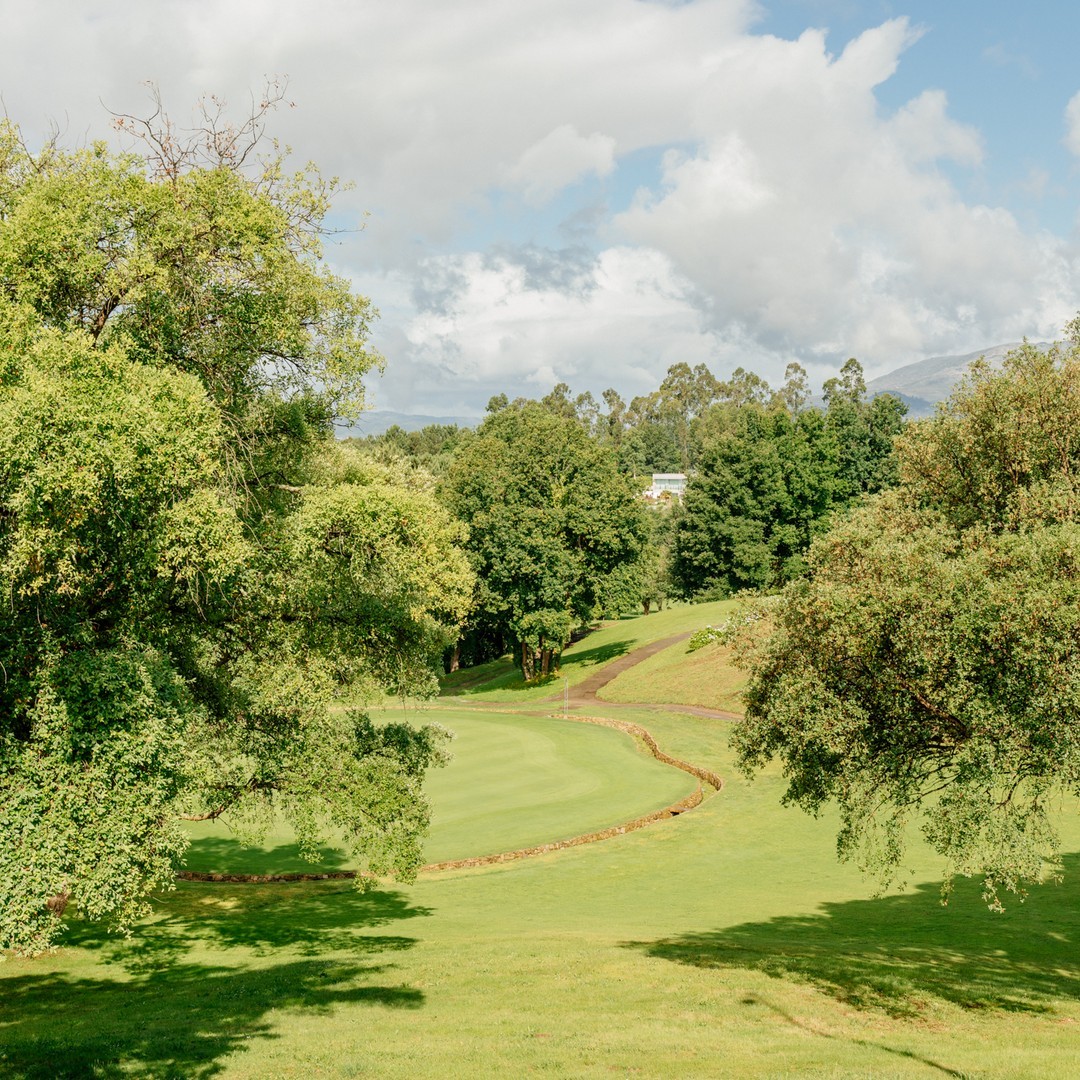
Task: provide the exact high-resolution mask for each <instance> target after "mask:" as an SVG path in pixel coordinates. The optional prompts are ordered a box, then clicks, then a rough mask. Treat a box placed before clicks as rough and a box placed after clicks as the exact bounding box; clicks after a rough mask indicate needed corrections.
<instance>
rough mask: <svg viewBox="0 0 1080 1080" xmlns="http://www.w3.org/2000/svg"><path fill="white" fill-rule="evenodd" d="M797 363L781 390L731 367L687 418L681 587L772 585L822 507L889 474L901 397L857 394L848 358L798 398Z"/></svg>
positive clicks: (869, 489) (843, 501)
mask: <svg viewBox="0 0 1080 1080" xmlns="http://www.w3.org/2000/svg"><path fill="white" fill-rule="evenodd" d="M805 375H806V373H805V372H804V371H803V370H802V369H801V368H800V367H799V366H798V365H797V364H793V365H789V366H788V370H787V380H786V382H785V385H784V387H783V389H782V390H781V391H779V392H778V393H776V394H772V395H770V394H769V392H768V387H767V386H766V385H765V384H764V383H763V382H762V381H761V380H760V379H758V378H757V377H756V376H754V375H750V374H748V373H747V372H745V371H742V369H739V370H738V371H736V372H735V373H734V374H733V376H732V381H731V383H730V384H729V385H728V389H727V392H728V394H729V400H727V401H724V402H720V403H717V404H715V405H713V406H712V407H711V408H709V409H707V410H706V411H705V412H704V413H703V414H702V415H701V416H699V417H698V418H697V419H696V421H695V426H694V435H695V443H696V445H697V448H698V449H697V451H696V453H697V457H698V473H697V476H696V477H695V478H693V479H692V480H691V482H690V484H689V485H688V489H687V493H686V498H685V503H684V513H683V514H682V515H681V516H680V518H679V522H678V527H677V533H676V543H675V552H674V562H673V574H674V577H675V580H676V581H677V583H678V584H679V586H680V588H681V589H682V590H683V591H684V592H685V593H687V594H689V595H694V594H706V593H719V594H721V595H730V594H731V593H733V592H737V591H738V590H740V589H763V588H773V587H776V586H778V585H781V584H783V583H784V582H786V581H789V580H790V579H791V578H793V577H796V576H798V575H799V574H802V573H803V572H804V571H805V569H806V563H805V558H804V557H805V554H806V551H807V548H808V547H809V546H810V542H811V540H812V539H813V538H814V536H816V535H817V534H819V533H820V532H822V531H823V529H824V528H825V527H826V525H827V522H828V520H829V518H830V516H831V515H833V514H835V513H836V512H838V511H842V510H845V509H846V508H847V507H849V506H851V505H852V504H853V503H855V502H856V501H857V500H858V499H860V498H862V497H863V496H864V495H866V494H870V493H873V492H875V491H879V490H881V489H882V488H884V487H887V486H889V485H890V484H893V483H895V482H896V460H895V456H894V454H893V440H894V438H895V437H896V435H897V434H898V433H899V432H900V430H901V428H902V423H903V415H904V412H905V411H906V409H905V406H904V405H903V403H902V402H900V401H899V400H898V399H896V398H893V397H890V396H888V395H884V396H881V397H877V398H875V399H874V400H873V401H871V402H867V401H866V400H865V396H864V395H865V390H866V386H865V383H864V382H863V377H862V368H861V367H860V365H859V363H858V361H857V360H848V361H847V363H846V364H845V365H844V367H843V370H842V371H841V374H840V377H839V378H835V379H830V380H829V381H828V383H826V386H825V398H826V408H825V411H824V412H822V411H821V410H820V409H809V408H806V407H805V403H806V378H805Z"/></svg>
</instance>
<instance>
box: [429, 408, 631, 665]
mask: <svg viewBox="0 0 1080 1080" xmlns="http://www.w3.org/2000/svg"><path fill="white" fill-rule="evenodd" d="M443 493H444V498H445V501H446V503H447V505H448V506H449V507H450V508H451V509H452V510H453V511H454V513H455V514H457V515H458V517H459V518H460V519H461V520H462V521H464V522H465V523H466V524H467V526H468V529H469V539H468V544H467V546H468V550H469V553H470V555H471V557H472V561H473V566H474V569H475V571H476V574H477V580H478V582H479V584H478V598H477V604H476V610H475V613H474V615H473V622H472V631H473V632H474V633H480V634H485V635H487V636H488V638H492V639H494V638H498V639H501V640H503V641H506V642H509V643H512V644H513V646H514V654H515V656H516V657H517V659H518V662H519V663H520V664H521V667H522V671H523V674H524V676H525V678H527V679H529V678H533V677H534V676H536V675H544V674H547V673H548V672H549V671H550V670H551V666H552V664H553V663H555V662H556V661H557V659H558V655H559V653H560V652H561V650H562V648H563V646H564V645H565V644H566V643H567V641H569V639H570V634H571V631H572V630H573V629H574V628H575V627H577V626H580V625H582V624H584V623H586V622H588V620H589V619H591V618H592V617H594V616H595V615H596V614H598V613H599V612H600V611H601V610H602V609H604V608H605V607H606V606H607V603H608V602H609V600H612V596H613V593H614V592H615V591H625V589H624V585H625V578H624V575H623V573H621V572H619V571H625V569H626V568H627V567H628V566H629V565H631V564H633V563H635V562H636V560H637V559H638V557H639V554H640V552H641V549H642V545H643V543H644V540H645V537H646V534H647V530H646V523H645V520H644V517H643V514H644V508H643V507H642V506H641V504H640V502H639V501H638V500H637V499H636V498H635V493H634V491H633V488H632V485H631V483H630V481H629V480H627V479H626V478H625V477H623V476H621V475H620V474H619V472H618V468H617V464H616V460H615V455H614V452H613V451H612V449H611V448H610V447H609V446H605V445H601V444H599V443H598V442H597V441H596V440H595V439H594V438H592V437H591V436H590V435H589V434H588V433H587V432H586V431H585V429H584V427H583V426H582V424H581V423H580V422H579V421H578V419H576V417H575V416H573V415H570V414H567V413H565V412H564V411H562V410H558V409H551V408H549V407H545V405H543V404H542V403H539V402H532V401H517V402H514V403H512V404H505V403H503V402H496V403H495V404H494V411H493V412H492V413H491V414H490V415H489V416H488V418H487V419H486V420H485V421H484V423H483V424H482V425H481V426H480V428H479V429H478V430H477V431H476V433H475V435H474V436H473V437H471V438H469V439H466V440H465V441H464V442H463V443H462V444H461V445H460V446H459V447H458V450H457V453H456V455H455V458H454V461H453V463H452V465H451V466H450V469H449V470H448V472H447V475H446V478H445V482H444V486H443ZM635 600H636V598H635ZM612 602H613V600H612Z"/></svg>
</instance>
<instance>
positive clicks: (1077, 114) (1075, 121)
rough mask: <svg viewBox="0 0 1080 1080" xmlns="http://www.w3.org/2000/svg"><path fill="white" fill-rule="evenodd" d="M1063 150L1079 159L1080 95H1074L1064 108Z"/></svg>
mask: <svg viewBox="0 0 1080 1080" xmlns="http://www.w3.org/2000/svg"><path fill="white" fill-rule="evenodd" d="M1062 141H1063V142H1064V143H1065V148H1066V149H1067V150H1068V151H1069V153H1070V154H1072V155H1073V156H1074V157H1080V93H1076V94H1074V95H1073V96H1072V97H1071V98H1070V99H1069V104H1068V105H1066V106H1065V138H1064V139H1063V140H1062Z"/></svg>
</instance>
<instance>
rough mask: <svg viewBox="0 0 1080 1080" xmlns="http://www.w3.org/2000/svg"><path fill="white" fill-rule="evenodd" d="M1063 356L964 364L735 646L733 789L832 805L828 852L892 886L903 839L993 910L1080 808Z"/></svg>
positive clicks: (1077, 446)
mask: <svg viewBox="0 0 1080 1080" xmlns="http://www.w3.org/2000/svg"><path fill="white" fill-rule="evenodd" d="M1078 432H1080V349H1078V348H1077V347H1076V345H1075V344H1074V345H1073V347H1071V348H1055V349H1053V350H1051V352H1050V353H1048V354H1045V355H1044V354H1042V353H1040V352H1039V351H1038V350H1036V349H1035V348H1033V347H1030V346H1025V347H1023V348H1022V349H1020V350H1018V351H1017V352H1015V353H1013V354H1012V355H1010V356H1009V357H1008V358H1007V359H1006V361H1005V365H1004V368H1003V370H1001V371H1000V372H997V371H993V370H991V369H990V368H989V367H988V366H986V365H985V364H977V365H975V366H973V368H972V369H971V372H970V374H969V375H968V377H967V378H966V380H965V381H964V383H963V384H962V385H961V386H960V387H959V388H958V389H957V391H956V392H955V393H954V394H953V396H952V398H951V399H950V401H949V402H948V403H947V404H946V405H944V406H943V407H941V408H940V410H939V412H938V414H937V415H936V416H935V417H934V418H933V419H931V420H928V421H924V422H921V423H919V424H916V425H913V426H911V427H910V428H909V429H908V430H907V431H906V432H905V433H904V435H903V436H902V437H901V439H900V440H899V445H898V452H899V466H900V476H901V483H900V485H899V487H897V488H896V489H894V490H891V491H887V492H885V493H882V494H880V495H878V496H876V497H874V498H872V499H870V500H869V501H868V502H867V503H866V505H864V506H862V507H860V508H859V509H856V510H855V511H854V512H852V513H851V514H850V516H848V517H847V518H846V519H845V520H842V521H841V522H840V523H838V524H836V525H835V526H834V527H833V528H832V529H831V530H830V531H829V533H828V534H827V535H826V536H824V537H822V538H820V539H819V540H817V541H816V542H815V543H814V545H813V547H812V549H811V551H810V555H809V559H808V561H809V565H810V574H809V576H808V577H806V578H803V579H800V580H798V581H795V582H793V583H791V584H789V585H788V586H787V587H786V588H785V589H784V590H783V592H782V593H781V594H780V595H779V597H778V598H777V599H776V601H775V602H774V603H770V604H768V605H767V606H766V607H765V608H764V609H763V610H762V611H761V612H760V614H762V615H763V616H764V617H763V618H762V619H761V620H760V621H759V622H758V623H756V624H755V630H754V632H753V633H751V634H750V635H749V636H748V637H746V638H744V640H743V650H744V653H743V658H744V662H745V663H747V665H748V666H749V668H750V682H749V688H748V690H747V692H746V696H745V700H746V716H745V720H744V721H743V722H742V723H741V724H740V725H739V727H738V729H737V732H736V735H735V745H736V747H737V750H738V754H739V758H740V761H741V763H742V765H743V767H744V768H746V769H747V770H750V771H752V770H755V769H757V768H760V767H761V766H762V765H763V764H764V763H765V762H766V761H768V760H769V759H770V758H773V757H779V758H780V759H781V761H782V762H783V765H784V770H785V775H786V776H787V779H788V790H787V795H786V799H787V801H789V802H793V803H795V804H797V805H800V806H802V807H804V808H805V809H807V810H809V811H812V812H816V811H817V810H819V809H820V808H821V807H822V806H823V805H824V804H825V803H827V802H835V803H836V804H837V805H838V807H839V809H840V814H841V819H842V828H841V832H840V835H839V838H838V847H839V851H840V854H841V855H842V856H844V857H854V858H856V859H858V860H859V861H860V862H861V863H862V864H863V865H865V866H867V867H869V868H872V869H874V870H876V871H878V872H879V873H880V874H881V875H882V877H883V879H884V880H886V881H887V880H889V878H890V877H891V875H892V874H893V873H894V872H895V871H896V869H897V868H898V867H899V866H900V864H901V862H902V860H903V856H904V844H905V836H906V831H907V827H908V824H909V822H912V821H915V820H919V821H921V826H922V831H923V833H924V834H925V836H926V838H927V839H928V841H929V842H930V844H931V845H932V846H933V847H934V848H935V849H936V850H937V851H938V852H940V853H941V854H942V855H943V856H944V857H945V859H946V865H947V870H946V880H949V879H950V878H951V876H952V875H954V874H957V873H959V874H964V875H979V876H981V877H982V878H983V879H984V881H985V884H986V893H987V896H988V899H989V900H990V902H991V903H992V904H995V905H1000V895H1001V891H1002V890H1020V889H1022V886H1023V883H1024V882H1025V881H1029V880H1033V879H1037V878H1038V877H1039V876H1040V874H1041V872H1042V871H1043V869H1044V866H1045V860H1048V859H1052V858H1053V855H1054V850H1055V843H1056V839H1055V831H1054V828H1053V810H1054V807H1055V805H1056V804H1055V798H1054V797H1055V795H1056V794H1059V793H1061V792H1063V791H1065V792H1072V793H1074V794H1075V793H1080V744H1078V743H1077V739H1076V731H1077V729H1078V723H1080V521H1078V512H1080V490H1078V487H1077V479H1076V478H1077V475H1078V469H1080V439H1078V438H1077V434H1078Z"/></svg>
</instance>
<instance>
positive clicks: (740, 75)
mask: <svg viewBox="0 0 1080 1080" xmlns="http://www.w3.org/2000/svg"><path fill="white" fill-rule="evenodd" d="M0 24H2V25H3V26H4V33H3V35H0V97H2V102H3V107H4V109H5V110H6V112H7V115H8V117H9V118H10V119H11V120H13V121H15V122H16V123H18V124H19V125H20V127H21V129H22V132H23V135H24V138H25V139H26V141H27V142H29V143H31V144H34V143H35V142H36V141H39V140H41V139H42V138H44V137H45V135H46V134H47V133H48V132H49V131H50V129H53V128H58V129H59V130H60V132H61V133H62V141H64V142H66V143H68V144H69V145H78V144H81V143H85V142H87V141H89V140H91V139H95V138H116V137H117V136H115V135H114V134H113V133H112V131H111V128H110V120H111V117H110V111H112V112H117V113H124V112H126V113H133V114H136V115H147V114H148V113H149V111H150V108H151V106H150V99H149V97H148V93H147V90H146V86H145V84H146V83H147V82H148V81H149V82H152V83H154V84H156V85H157V86H158V87H159V89H160V93H161V96H162V98H163V100H164V102H165V104H166V106H167V108H168V109H169V111H170V113H171V114H172V115H173V116H174V117H175V118H176V119H177V120H178V121H180V122H181V123H184V122H186V119H187V118H188V117H190V116H192V115H193V113H192V106H193V103H194V102H196V101H197V100H198V99H199V98H200V97H204V96H205V95H208V94H215V95H217V96H218V97H219V98H222V99H224V100H225V101H226V102H227V103H228V107H229V110H230V112H231V113H232V114H233V115H235V117H236V118H237V120H242V119H243V118H244V116H245V115H247V113H248V112H249V110H250V103H251V100H252V97H253V96H254V97H255V98H258V97H259V96H261V94H262V92H263V87H264V85H265V83H266V80H267V79H268V78H274V77H278V78H283V79H287V82H288V90H287V97H288V100H289V103H290V104H289V105H287V106H285V107H282V108H280V109H279V110H278V111H277V112H276V113H275V115H274V116H273V117H272V118H271V120H270V123H269V131H270V133H271V134H272V135H273V136H275V137H277V138H279V139H280V140H281V141H283V142H284V143H287V144H288V145H289V146H290V147H291V148H292V150H293V155H294V159H295V161H296V162H297V164H302V163H303V162H305V161H308V160H311V161H315V162H317V163H318V164H319V166H320V167H321V168H322V169H323V170H324V171H325V172H327V173H331V174H336V175H338V176H340V177H341V178H342V179H344V180H346V181H348V182H349V183H351V184H352V187H351V190H349V191H347V192H345V193H344V194H342V195H341V196H340V197H339V198H338V199H337V201H336V204H335V208H334V212H333V218H332V224H333V225H334V226H335V227H336V228H337V229H338V230H339V231H338V232H337V233H336V234H335V235H334V236H333V237H331V238H330V239H329V241H328V244H327V249H326V257H327V260H328V261H329V263H330V265H331V266H332V268H333V269H334V270H335V271H336V272H337V273H339V274H341V275H343V276H345V277H347V278H348V279H349V280H350V281H351V282H352V283H353V285H354V287H355V288H356V290H357V291H359V292H362V293H363V294H364V295H367V296H369V297H370V298H371V299H372V301H373V302H374V304H375V305H376V307H377V308H378V309H379V311H380V319H379V320H378V322H377V324H376V325H375V328H374V333H373V343H374V344H375V346H376V347H377V348H378V349H379V350H380V351H381V352H382V353H383V355H384V356H385V357H386V367H385V371H384V372H383V374H382V375H380V376H373V377H372V378H371V379H370V380H369V388H368V389H369V400H370V403H371V405H372V406H373V407H374V408H375V409H377V410H378V409H381V410H394V411H398V412H404V413H413V414H422V415H432V416H462V417H466V416H477V415H480V414H482V413H483V411H484V407H485V405H486V403H487V401H488V399H489V398H490V397H491V396H492V395H494V394H498V393H506V394H508V395H509V396H510V397H515V396H518V395H523V396H526V397H539V396H542V395H543V394H545V393H547V392H548V391H549V390H550V389H551V387H552V386H553V385H554V384H555V383H556V382H566V383H567V384H569V386H570V387H571V390H572V391H573V392H574V393H580V392H583V391H586V390H588V391H591V392H592V393H593V394H594V395H596V396H597V397H599V395H600V392H601V391H603V390H604V389H605V388H607V387H614V388H615V389H616V390H617V391H618V392H619V393H620V394H622V395H623V397H624V398H626V399H627V400H629V399H630V398H632V397H633V396H635V395H637V394H645V393H649V392H650V391H652V390H654V389H655V388H656V387H657V386H658V385H659V383H660V381H661V379H662V378H663V376H664V373H665V372H666V370H667V369H668V367H669V366H670V365H672V364H674V363H676V362H680V361H685V362H687V363H689V364H691V365H695V364H698V363H705V364H707V365H708V366H709V368H710V369H711V370H712V371H713V373H714V374H715V375H717V376H718V377H720V378H724V377H726V376H727V375H729V374H730V373H731V371H732V370H734V369H735V368H736V367H739V366H742V367H744V368H747V369H749V370H751V371H755V372H757V373H758V374H759V375H761V376H762V377H764V378H765V379H767V380H769V381H770V382H772V383H773V384H774V385H777V384H779V383H780V382H781V381H782V380H783V374H784V370H785V368H786V366H787V364H788V363H790V362H792V361H797V362H799V363H801V364H802V365H803V366H804V367H805V368H806V369H807V370H808V372H809V373H810V377H811V382H812V383H815V384H817V385H820V383H821V382H822V381H823V380H824V379H826V378H828V377H830V376H831V375H833V374H835V372H836V371H837V370H838V368H839V366H840V365H841V364H842V363H843V362H844V360H845V359H846V358H847V357H849V356H855V357H857V358H858V359H859V360H860V362H861V363H862V364H863V367H864V369H865V370H866V372H867V375H868V376H869V377H873V376H875V375H880V374H883V373H885V372H887V371H890V370H892V369H894V368H896V367H899V366H902V365H904V364H908V363H913V362H916V361H918V360H921V359H924V358H926V357H929V356H937V355H945V354H961V353H967V352H972V351H974V350H977V349H980V348H984V347H989V346H992V345H997V344H1001V343H1003V342H1011V341H1019V340H1020V339H1021V338H1023V337H1025V336H1026V337H1028V338H1030V339H1032V340H1053V339H1055V338H1058V337H1060V336H1061V332H1062V328H1063V326H1064V324H1065V323H1066V322H1067V321H1068V320H1069V319H1070V318H1072V317H1073V316H1074V315H1075V314H1076V311H1077V308H1080V201H1078V195H1080V188H1078V179H1080V70H1078V69H1077V67H1076V64H1075V55H1074V54H1075V43H1076V41H1077V40H1078V39H1080V5H1072V4H1061V3H1059V2H1051V0H1028V2H1027V3H1025V4H1018V3H1016V2H1015V0H977V2H976V0H947V2H946V0H933V2H931V0H910V2H907V3H905V2H899V0H897V2H894V0H681V2H680V0H453V2H450V0H393V2H392V3H391V2H387V0H349V2H337V0H308V2H307V3H304V4H298V3H295V2H289V3H286V2H284V0H257V2H255V0H142V2H140V3H138V4H133V3H131V2H130V0H124V2H123V3H115V2H91V3H87V2H85V0H79V2H71V0H36V2H35V3H32V4H31V3H27V2H26V0H0Z"/></svg>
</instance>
